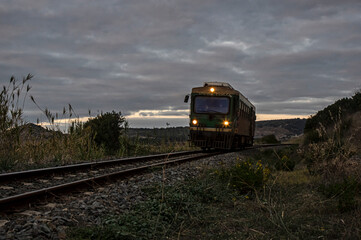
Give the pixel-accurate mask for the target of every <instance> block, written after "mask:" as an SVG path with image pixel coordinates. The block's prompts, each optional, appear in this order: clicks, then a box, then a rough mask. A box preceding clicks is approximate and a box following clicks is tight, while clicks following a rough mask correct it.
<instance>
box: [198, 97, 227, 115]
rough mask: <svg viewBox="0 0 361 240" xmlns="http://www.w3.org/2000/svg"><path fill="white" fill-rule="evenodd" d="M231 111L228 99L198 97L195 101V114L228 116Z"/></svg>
mask: <svg viewBox="0 0 361 240" xmlns="http://www.w3.org/2000/svg"><path fill="white" fill-rule="evenodd" d="M228 111H229V98H228V97H207V96H196V97H195V99H194V112H195V113H218V114H227V113H228Z"/></svg>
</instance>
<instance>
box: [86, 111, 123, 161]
mask: <svg viewBox="0 0 361 240" xmlns="http://www.w3.org/2000/svg"><path fill="white" fill-rule="evenodd" d="M124 124H125V118H124V117H123V116H122V114H121V113H120V112H119V113H116V112H115V111H112V112H107V113H105V114H100V115H98V116H97V117H96V118H93V119H90V120H88V122H86V123H85V124H84V129H87V128H90V129H91V136H92V138H94V141H95V143H96V144H97V145H98V146H104V148H105V150H106V153H107V154H115V153H117V152H118V150H119V149H120V143H119V137H120V135H121V131H122V130H123V129H124Z"/></svg>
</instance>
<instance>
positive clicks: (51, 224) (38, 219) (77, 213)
mask: <svg viewBox="0 0 361 240" xmlns="http://www.w3.org/2000/svg"><path fill="white" fill-rule="evenodd" d="M248 153H249V151H245V152H240V153H226V154H222V155H218V156H214V157H210V158H206V159H202V160H198V161H193V162H188V163H184V164H181V165H179V166H175V167H171V168H165V171H164V172H163V171H154V172H152V173H147V174H144V175H139V176H134V177H131V178H129V179H125V180H119V181H116V182H114V183H112V184H109V185H106V186H104V187H100V188H97V189H92V190H89V191H87V192H82V193H78V194H72V195H69V196H67V197H62V198H60V199H58V200H52V202H49V203H48V204H46V205H42V206H34V207H32V208H30V209H29V210H26V211H23V212H19V213H15V214H11V215H3V216H0V240H1V239H66V229H67V228H69V227H74V226H89V225H96V224H99V223H101V219H102V218H103V217H105V216H107V215H109V214H110V213H111V214H118V213H121V212H124V211H126V210H128V209H129V208H130V207H131V206H132V205H133V204H134V203H136V202H139V201H142V200H145V194H144V193H143V192H142V191H141V190H140V189H141V188H142V187H144V186H147V185H151V184H154V183H160V182H162V181H164V182H165V183H166V184H173V183H176V182H179V181H184V180H186V179H189V178H193V177H196V176H198V175H199V174H200V173H201V172H202V171H204V170H206V169H207V168H209V167H214V166H217V165H219V163H220V162H223V163H224V164H231V163H234V162H235V160H236V159H237V157H239V158H242V156H244V154H248Z"/></svg>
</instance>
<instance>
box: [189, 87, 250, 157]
mask: <svg viewBox="0 0 361 240" xmlns="http://www.w3.org/2000/svg"><path fill="white" fill-rule="evenodd" d="M189 98H190V115H189V119H190V122H189V141H190V142H191V144H192V145H194V146H197V147H200V148H202V149H203V150H209V149H220V150H221V149H223V150H232V149H243V148H245V147H248V146H252V145H253V138H254V132H255V122H256V108H255V106H254V105H253V104H252V103H251V102H250V101H249V100H248V99H247V98H246V97H245V96H244V95H243V94H242V93H240V92H239V91H237V90H235V89H234V88H233V87H232V86H231V85H230V84H229V83H225V82H205V83H204V85H203V87H195V88H192V93H191V94H188V95H186V96H185V98H184V102H186V103H187V102H188V101H189Z"/></svg>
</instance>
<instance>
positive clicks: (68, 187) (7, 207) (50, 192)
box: [0, 152, 221, 212]
mask: <svg viewBox="0 0 361 240" xmlns="http://www.w3.org/2000/svg"><path fill="white" fill-rule="evenodd" d="M218 154H221V152H213V153H204V154H199V155H197V156H191V157H184V158H180V159H176V160H171V159H169V160H167V161H164V162H161V163H154V164H150V165H144V166H141V167H136V168H131V169H127V170H121V171H118V172H113V173H110V174H104V175H101V176H97V177H92V178H87V179H82V180H78V181H74V182H70V183H65V184H60V185H57V186H53V187H48V188H44V189H40V190H35V191H31V192H27V193H22V194H18V195H14V196H10V197H6V198H3V199H0V211H5V212H6V211H12V208H14V207H16V206H19V205H21V206H24V205H26V204H30V203H32V202H36V201H39V200H40V199H46V198H47V197H54V196H56V194H61V193H64V192H69V191H74V190H76V189H80V188H82V187H89V186H92V185H93V184H100V183H103V182H107V181H109V180H111V179H117V178H122V177H127V176H131V175H135V174H138V173H141V172H144V171H146V170H148V169H150V168H153V167H159V166H164V165H173V164H177V163H182V162H187V161H192V160H198V159H201V158H206V157H211V156H214V155H218Z"/></svg>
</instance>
